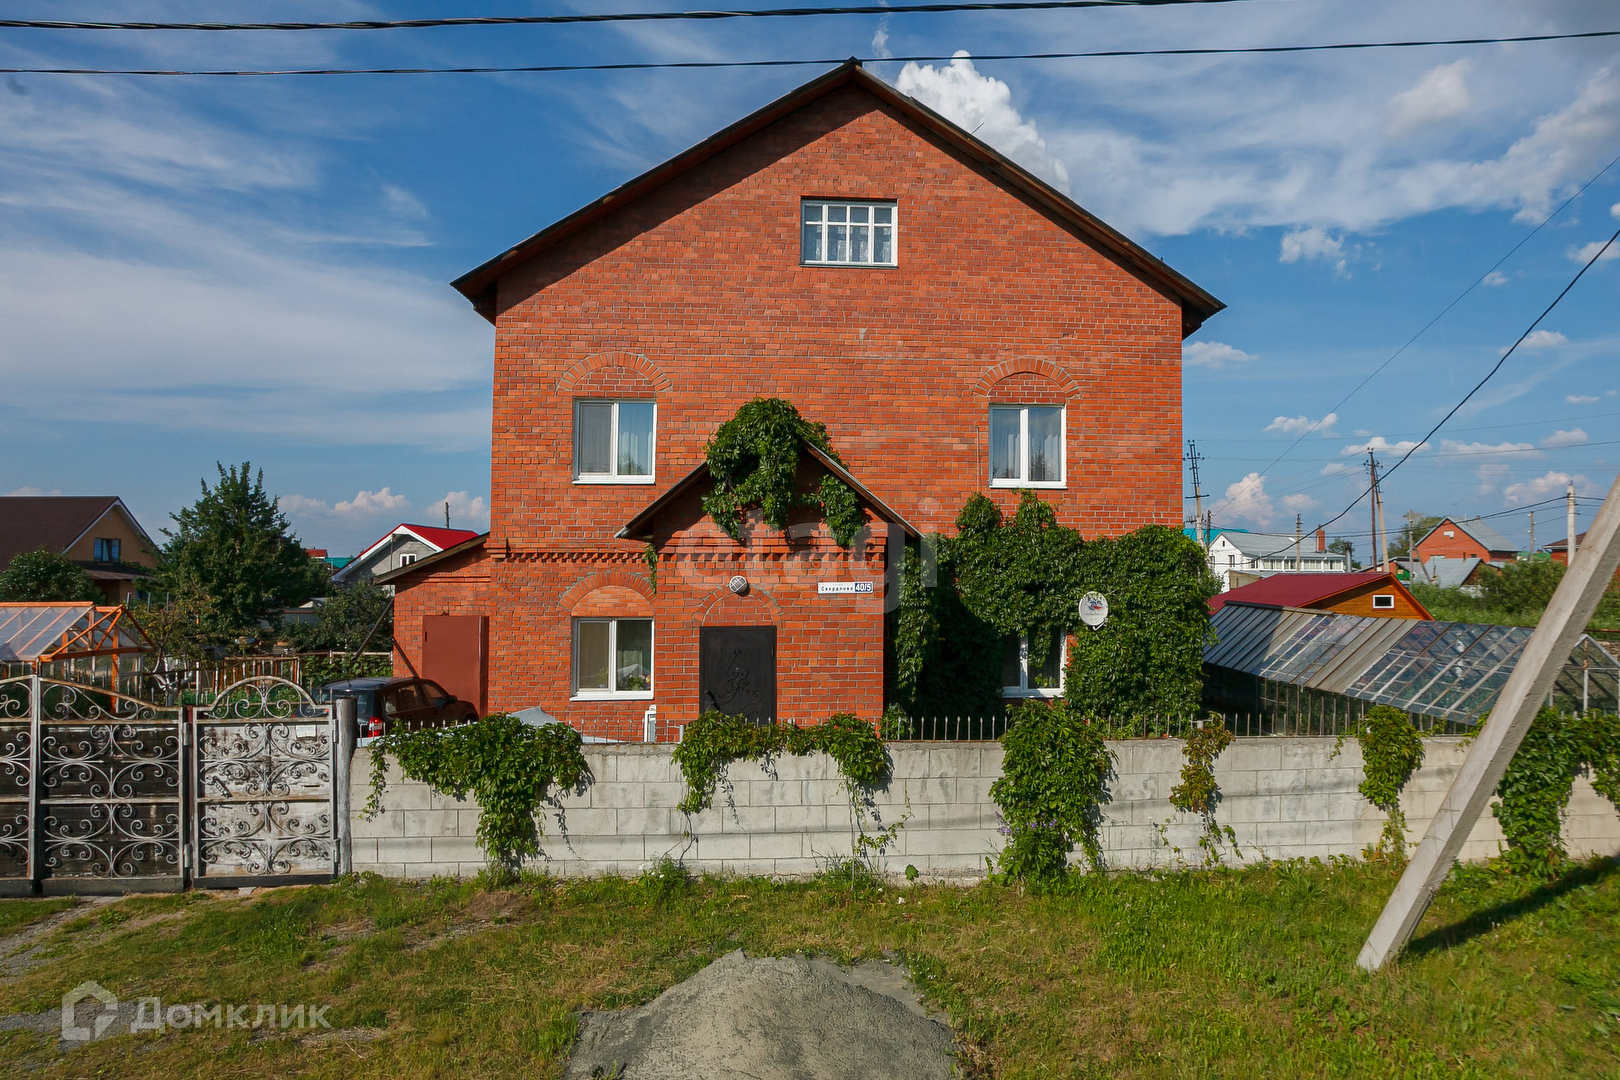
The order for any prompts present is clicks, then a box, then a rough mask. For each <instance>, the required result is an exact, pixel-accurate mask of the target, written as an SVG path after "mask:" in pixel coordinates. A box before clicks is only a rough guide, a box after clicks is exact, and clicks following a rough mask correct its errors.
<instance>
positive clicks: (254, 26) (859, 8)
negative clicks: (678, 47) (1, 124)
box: [0, 0, 1249, 31]
mask: <svg viewBox="0 0 1620 1080" xmlns="http://www.w3.org/2000/svg"><path fill="white" fill-rule="evenodd" d="M1246 2H1249V0H1006V2H983V3H934V4H905V5H900V6H895V7H889V6H887V5H883V4H853V5H843V6H838V7H793V8H761V9H759V10H757V11H747V10H731V11H724V10H722V11H629V12H615V13H602V14H598V15H469V16H456V17H448V18H434V19H354V20H349V21H346V22H239V23H229V22H71V21H65V20H60V19H0V29H4V30H201V31H235V30H425V29H437V28H440V27H457V26H563V25H568V24H578V23H619V22H689V21H694V20H696V21H704V22H717V21H720V20H725V19H795V18H805V17H809V16H816V15H884V16H888V15H909V14H914V13H915V14H938V13H944V12H953V11H960V12H976V11H1061V10H1065V9H1077V8H1129V7H1186V6H1191V5H1203V4H1233V3H1246Z"/></svg>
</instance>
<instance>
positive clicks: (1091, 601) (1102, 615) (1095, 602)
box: [1080, 592, 1108, 630]
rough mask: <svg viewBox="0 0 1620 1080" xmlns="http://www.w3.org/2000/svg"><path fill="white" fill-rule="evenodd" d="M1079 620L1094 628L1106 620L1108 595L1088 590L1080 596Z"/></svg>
mask: <svg viewBox="0 0 1620 1080" xmlns="http://www.w3.org/2000/svg"><path fill="white" fill-rule="evenodd" d="M1080 621H1081V622H1083V623H1085V624H1086V625H1087V626H1089V627H1091V628H1092V629H1093V630H1095V629H1096V628H1097V627H1099V626H1101V625H1102V624H1103V623H1105V622H1107V621H1108V597H1106V596H1104V595H1103V594H1102V593H1100V592H1088V593H1086V595H1084V596H1082V597H1081V598H1080Z"/></svg>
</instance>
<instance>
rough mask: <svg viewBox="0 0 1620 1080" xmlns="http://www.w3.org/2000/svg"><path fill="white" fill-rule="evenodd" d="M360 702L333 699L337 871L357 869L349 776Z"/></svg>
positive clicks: (333, 770) (350, 699) (334, 809)
mask: <svg viewBox="0 0 1620 1080" xmlns="http://www.w3.org/2000/svg"><path fill="white" fill-rule="evenodd" d="M358 704H359V703H358V701H357V700H356V699H355V698H352V697H339V698H335V700H333V702H332V717H333V722H334V723H335V724H336V725H337V738H336V739H334V740H333V761H332V819H333V820H332V826H333V829H334V830H335V834H336V836H337V872H338V873H340V874H352V873H353V872H354V834H353V831H352V829H351V828H350V823H349V813H350V807H349V802H350V797H349V786H350V785H349V777H350V774H351V773H352V772H353V771H354V747H355V738H356V735H357V733H358V731H359V727H358V724H359V720H358V714H357V713H356V712H355V709H356V708H357V706H358Z"/></svg>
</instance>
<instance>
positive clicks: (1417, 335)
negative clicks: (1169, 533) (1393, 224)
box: [1212, 154, 1620, 513]
mask: <svg viewBox="0 0 1620 1080" xmlns="http://www.w3.org/2000/svg"><path fill="white" fill-rule="evenodd" d="M1616 162H1620V154H1617V155H1615V156H1614V157H1613V158H1610V159H1609V163H1608V164H1607V165H1605V166H1603V168H1601V169H1599V170H1598V171H1597V172H1596V173H1595V174H1593V176H1592V179H1590V180H1588V181H1587V182H1586V183H1584V184H1582V185H1581V186H1580V188H1579V189H1578V190H1576V192H1575V193H1574V194H1573V195H1571V196H1570V197H1569V198H1567V199H1565V200H1564V201H1563V202H1562V203H1560V204H1559V205H1558V207H1557V208H1556V209H1555V210H1553V212H1552V213H1550V214H1548V215H1547V216H1546V217H1545V218H1542V220H1541V224H1539V225H1537V226H1536V227H1535V228H1533V229H1531V230H1530V231H1529V232H1528V233H1525V235H1524V236H1523V238H1521V239H1520V240H1519V242H1518V243H1517V244H1514V245H1513V247H1511V248H1509V249H1508V252H1507V254H1505V255H1503V256H1502V257H1501V258H1500V259H1497V260H1496V262H1494V263H1492V264H1491V266H1490V268H1489V269H1487V270H1486V271H1485V272H1484V273H1483V274H1481V275H1479V276H1478V277H1476V278H1475V279H1474V280H1473V281H1471V282H1469V283H1468V287H1467V288H1466V289H1464V290H1463V291H1462V292H1460V293H1458V294H1457V296H1456V298H1455V299H1454V300H1452V301H1451V303H1449V304H1447V305H1446V306H1445V307H1443V308H1441V309H1440V312H1439V314H1437V315H1436V316H1435V317H1434V318H1432V319H1430V320H1429V321H1428V322H1426V323H1424V324H1423V326H1422V327H1421V328H1420V329H1419V330H1418V332H1417V333H1415V334H1413V335H1412V336H1411V337H1409V338H1407V339H1406V343H1405V344H1403V345H1402V346H1401V347H1400V348H1398V349H1396V350H1395V351H1394V352H1393V353H1391V354H1390V355H1389V358H1388V359H1387V360H1385V361H1384V362H1383V363H1382V364H1379V365H1378V366H1377V367H1375V368H1373V369H1372V371H1370V372H1368V374H1367V377H1366V378H1364V379H1362V380H1361V381H1360V382H1359V383H1357V384H1356V385H1355V387H1354V388H1353V389H1351V391H1350V392H1349V393H1348V394H1345V395H1344V396H1343V397H1341V398H1340V399H1339V400H1338V402H1337V403H1336V404H1335V405H1334V406H1333V407H1332V408H1330V409H1329V410H1328V411H1327V412H1326V413H1324V414H1323V415H1322V420H1318V421H1317V422H1316V423H1314V424H1312V425H1311V426H1310V427H1308V428H1306V429H1305V430H1304V431H1302V432H1301V433H1300V435H1299V438H1297V439H1295V440H1294V441H1293V442H1291V443H1289V444H1288V445H1287V446H1286V447H1285V448H1284V449H1283V452H1282V453H1280V454H1278V455H1277V456H1276V457H1275V458H1273V459H1272V461H1271V464H1269V465H1267V466H1266V467H1265V468H1263V469H1261V470H1260V475H1261V476H1262V477H1264V476H1265V475H1266V474H1267V473H1269V472H1270V471H1271V470H1272V468H1273V467H1274V466H1275V465H1276V464H1277V463H1278V462H1279V461H1281V460H1282V459H1283V458H1285V457H1287V456H1288V455H1289V454H1291V453H1293V450H1294V448H1295V447H1296V446H1298V445H1299V444H1300V443H1302V442H1304V441H1305V439H1306V438H1307V437H1308V436H1309V435H1310V434H1311V433H1312V432H1313V431H1315V430H1316V429H1317V428H1319V427H1321V426H1322V423H1323V421H1325V420H1326V419H1327V418H1328V417H1329V416H1332V415H1334V414H1336V413H1337V412H1338V411H1339V410H1340V409H1341V408H1343V407H1344V405H1345V403H1346V402H1348V401H1349V400H1350V399H1351V398H1353V397H1355V396H1356V395H1357V394H1359V393H1361V391H1362V389H1363V388H1364V387H1366V385H1367V384H1368V383H1370V382H1372V381H1373V379H1375V378H1377V376H1378V374H1379V373H1380V372H1382V371H1383V370H1384V369H1385V368H1387V367H1389V365H1391V364H1393V363H1394V362H1395V361H1396V360H1397V359H1399V358H1400V356H1401V354H1402V353H1404V352H1406V350H1407V349H1409V348H1411V347H1412V345H1413V343H1415V342H1416V341H1417V339H1418V338H1420V337H1422V336H1423V335H1424V334H1426V333H1428V332H1429V330H1430V329H1431V328H1432V327H1433V326H1434V324H1435V323H1437V322H1439V321H1440V320H1441V319H1443V318H1445V317H1446V315H1448V314H1449V313H1450V312H1451V309H1452V308H1454V307H1456V306H1457V305H1458V304H1460V303H1462V302H1463V300H1464V299H1466V298H1467V297H1468V295H1469V294H1470V293H1472V292H1473V291H1474V290H1475V289H1476V288H1478V287H1479V286H1480V284H1481V283H1482V282H1483V281H1484V280H1485V279H1486V278H1488V277H1490V276H1491V275H1492V274H1494V273H1495V272H1496V270H1497V268H1498V267H1500V266H1501V265H1502V264H1503V263H1505V262H1507V261H1508V260H1509V259H1511V258H1512V257H1513V256H1514V254H1515V253H1517V252H1518V250H1519V249H1520V248H1522V247H1524V245H1525V244H1528V243H1529V242H1530V241H1531V240H1532V239H1533V238H1534V237H1535V235H1536V234H1537V233H1539V232H1540V231H1541V230H1542V229H1544V228H1546V226H1547V223H1548V222H1550V221H1552V219H1553V218H1555V217H1557V216H1558V215H1559V214H1561V213H1563V212H1564V210H1565V208H1566V207H1568V206H1569V204H1570V203H1572V202H1574V201H1575V200H1576V199H1578V198H1580V197H1581V196H1582V195H1584V194H1585V193H1586V189H1587V188H1589V187H1591V186H1592V185H1593V184H1595V183H1597V182H1598V180H1599V179H1601V178H1602V176H1603V174H1604V173H1606V172H1608V171H1609V170H1610V169H1612V168H1614V166H1615V163H1616ZM1547 422H1548V423H1555V422H1556V421H1547ZM1470 430H1472V429H1470ZM1403 460H1404V459H1403ZM1230 501H1231V500H1230V499H1229V500H1227V502H1226V503H1222V504H1221V505H1220V506H1217V507H1216V508H1215V510H1214V511H1212V513H1218V512H1219V511H1220V510H1222V509H1224V508H1225V507H1226V505H1228V503H1230Z"/></svg>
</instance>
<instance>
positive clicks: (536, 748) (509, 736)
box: [364, 713, 590, 873]
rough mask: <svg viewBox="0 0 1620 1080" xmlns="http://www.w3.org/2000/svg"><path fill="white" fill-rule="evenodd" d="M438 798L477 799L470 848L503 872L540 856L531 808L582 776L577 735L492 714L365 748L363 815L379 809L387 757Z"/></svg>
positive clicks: (586, 775) (585, 774)
mask: <svg viewBox="0 0 1620 1080" xmlns="http://www.w3.org/2000/svg"><path fill="white" fill-rule="evenodd" d="M389 758H393V759H394V760H396V761H397V762H399V768H400V771H401V772H403V773H404V774H405V775H406V776H407V777H409V778H410V779H412V780H416V781H419V782H421V783H425V784H427V785H428V786H429V787H431V788H432V789H433V790H434V791H437V792H438V793H439V794H441V795H448V796H449V797H450V798H452V799H465V798H466V797H467V796H468V794H471V795H472V796H473V797H474V798H475V799H477V800H478V811H479V812H478V833H477V838H478V846H479V847H481V848H483V849H484V854H485V855H486V856H487V857H488V859H489V861H490V863H491V865H492V866H493V867H494V868H495V869H496V870H497V871H501V872H505V873H510V872H511V871H513V870H515V869H516V868H517V867H518V866H519V865H520V864H521V863H522V861H523V859H524V858H525V857H527V856H530V855H537V854H539V853H540V829H539V825H538V823H537V822H536V821H535V812H536V811H537V810H538V809H539V808H540V804H541V802H542V801H543V800H545V799H546V798H547V797H549V796H550V795H551V794H552V793H553V792H556V791H563V790H567V789H568V788H572V787H576V786H578V785H579V784H581V783H582V782H586V781H588V780H589V779H590V766H589V765H587V764H586V762H585V755H584V754H583V753H581V752H580V735H579V732H577V731H575V730H574V729H573V728H571V727H567V726H566V725H563V724H544V725H541V726H538V727H536V726H534V725H530V724H525V723H523V721H521V720H519V719H517V717H515V716H509V715H507V714H505V713H494V714H491V715H489V716H486V717H484V718H483V719H482V720H480V721H478V722H477V723H476V724H463V725H461V726H460V727H452V728H430V729H427V730H424V731H403V732H397V733H394V734H391V735H384V736H383V737H382V738H380V739H378V740H377V741H376V742H374V743H372V745H371V796H370V798H369V799H367V801H366V807H365V810H364V814H365V816H366V817H368V818H369V817H375V816H376V815H377V814H379V813H380V812H381V811H382V809H383V805H382V796H383V791H384V789H385V788H386V787H387V779H386V777H387V773H386V770H387V767H388V759H389Z"/></svg>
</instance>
